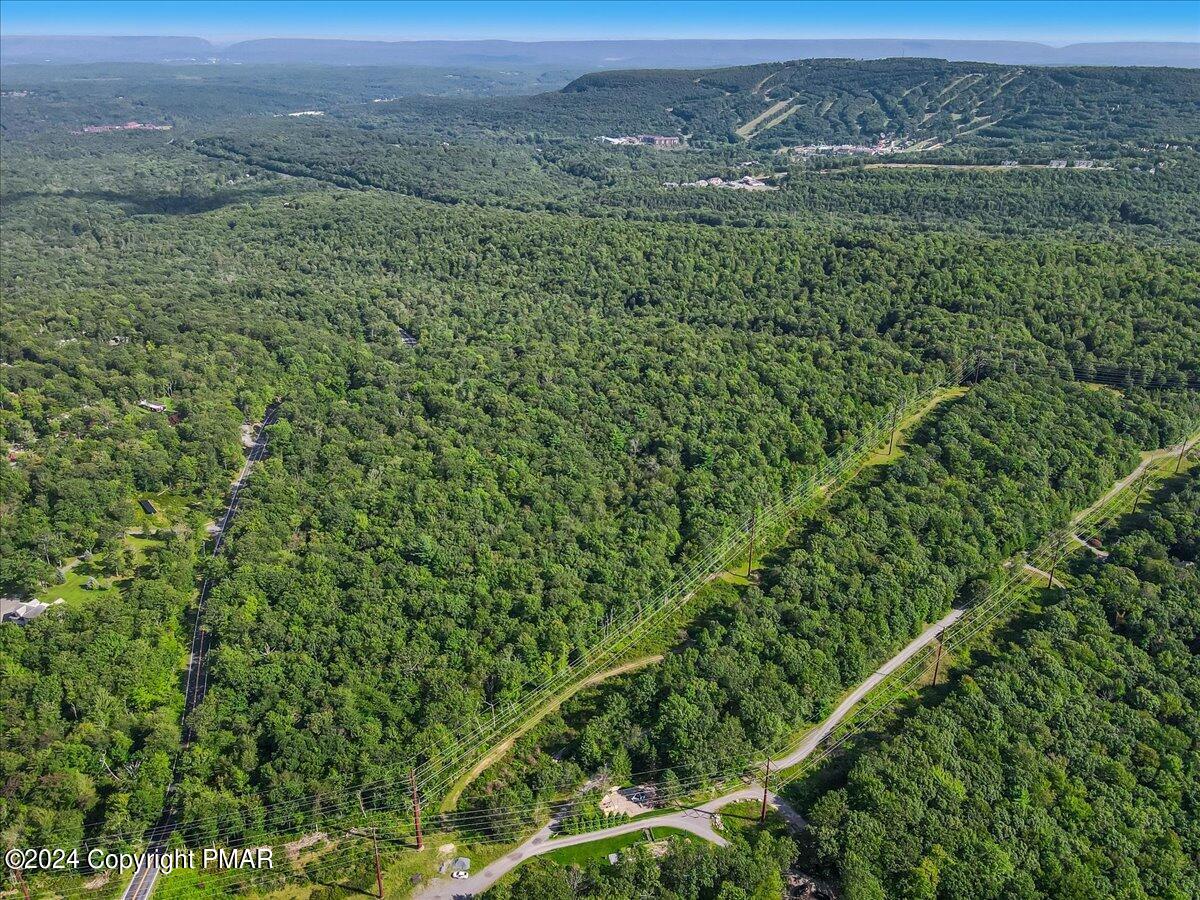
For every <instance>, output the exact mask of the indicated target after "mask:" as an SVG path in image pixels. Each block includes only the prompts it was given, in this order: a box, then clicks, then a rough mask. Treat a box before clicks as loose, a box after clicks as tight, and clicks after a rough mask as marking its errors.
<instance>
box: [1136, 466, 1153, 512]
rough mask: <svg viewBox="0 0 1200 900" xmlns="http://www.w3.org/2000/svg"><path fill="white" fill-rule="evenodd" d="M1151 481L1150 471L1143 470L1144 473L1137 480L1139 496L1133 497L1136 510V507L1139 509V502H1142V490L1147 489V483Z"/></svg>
mask: <svg viewBox="0 0 1200 900" xmlns="http://www.w3.org/2000/svg"><path fill="white" fill-rule="evenodd" d="M1149 481H1150V473H1149V472H1142V474H1141V475H1139V476H1138V480H1137V486H1138V489H1137V496H1135V497H1134V498H1133V508H1134V510H1136V509H1137V505H1138V503H1139V502H1141V499H1142V491H1144V490H1146V485H1147V484H1148V483H1149Z"/></svg>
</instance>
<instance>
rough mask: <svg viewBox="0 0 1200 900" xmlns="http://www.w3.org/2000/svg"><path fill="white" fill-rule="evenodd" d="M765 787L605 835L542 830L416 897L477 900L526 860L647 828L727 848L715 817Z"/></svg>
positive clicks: (770, 798) (787, 815)
mask: <svg viewBox="0 0 1200 900" xmlns="http://www.w3.org/2000/svg"><path fill="white" fill-rule="evenodd" d="M762 793H763V791H762V787H760V786H758V785H750V786H748V787H744V788H740V789H739V790H736V791H731V792H730V793H728V794H723V795H722V796H720V797H718V798H716V799H715V800H710V801H708V802H707V803H704V804H701V805H700V806H696V807H693V808H690V809H680V810H675V811H674V812H670V813H666V814H664V815H661V816H654V817H652V818H648V819H636V820H634V821H632V822H625V823H623V824H621V825H614V826H613V827H612V828H605V829H603V830H601V831H591V832H588V833H587V834H573V835H566V836H563V837H557V838H553V839H551V837H550V835H551V830H550V825H546V826H544V827H543V828H541V829H540V830H539V831H538V832H537V833H535V834H534V835H533V837H531V838H529V840H527V841H526V842H525V843H523V844H521V846H519V847H517V849H515V850H513V851H511V852H510V853H508V854H506V855H504V856H502V857H500V858H499V859H497V860H495V861H494V862H492V863H490V864H489V865H487V866H484V868H483V869H482V870H480V871H478V872H476V873H475V874H474V875H472V876H471V877H470V878H465V879H463V880H461V881H455V880H453V879H451V878H446V877H442V878H436V879H434V880H432V881H430V882H429V883H428V884H427V885H426V886H425V887H424V889H422V890H419V891H418V892H417V893H416V894H415V895H414V896H415V898H417V900H458V898H465V897H476V896H478V895H479V894H482V893H483V892H484V891H486V890H487V889H488V888H490V887H491V886H492V885H493V884H495V883H496V882H497V881H499V880H500V879H501V878H503V877H504V876H505V875H507V874H508V873H509V872H511V871H512V870H513V869H515V868H516V867H517V866H519V865H520V864H521V863H523V862H524V861H525V860H527V859H530V858H532V857H534V856H540V855H542V854H543V853H549V852H550V851H552V850H561V849H562V848H563V847H574V846H577V845H579V844H589V843H591V842H592V841H595V840H598V839H599V838H607V837H615V836H617V835H622V834H632V833H634V832H638V831H641V830H642V829H644V828H678V829H679V830H680V831H687V832H691V833H692V834H694V835H696V836H697V837H699V838H703V839H704V840H706V841H709V842H711V843H714V844H716V845H717V846H719V847H724V846H725V845H726V844H728V843H729V842H728V841H727V840H725V838H723V837H722V836H721V834H720V833H719V832H718V831H717V830H716V828H715V827H714V819H713V816H714V815H715V814H716V813H717V812H718V811H720V810H721V809H722V808H723V807H726V806H728V805H729V804H730V803H736V802H738V801H739V800H761V799H762ZM767 805H768V806H770V807H772V808H773V809H776V810H778V811H779V813H780V814H781V815H782V816H783V817H784V819H786V820H787V821H788V823H789V824H790V825H791V826H792V827H793V828H803V827H804V825H805V821H804V817H803V816H801V815H800V813H798V812H797V811H796V810H795V809H793V808H792V807H791V806H790V805H788V803H787V801H786V800H783V799H782V798H780V797H777V796H776V795H775V794H773V793H770V792H768V793H767Z"/></svg>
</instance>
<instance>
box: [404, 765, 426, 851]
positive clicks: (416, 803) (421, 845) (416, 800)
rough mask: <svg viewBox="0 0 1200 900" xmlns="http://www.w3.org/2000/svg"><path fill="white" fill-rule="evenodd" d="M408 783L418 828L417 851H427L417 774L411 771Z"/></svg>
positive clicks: (409, 771) (414, 819)
mask: <svg viewBox="0 0 1200 900" xmlns="http://www.w3.org/2000/svg"><path fill="white" fill-rule="evenodd" d="M408 781H409V783H410V784H411V785H412V801H413V822H415V823H416V826H417V849H418V850H424V849H425V840H424V838H422V837H421V798H420V797H418V796H417V773H416V772H415V771H414V770H412V769H409V770H408Z"/></svg>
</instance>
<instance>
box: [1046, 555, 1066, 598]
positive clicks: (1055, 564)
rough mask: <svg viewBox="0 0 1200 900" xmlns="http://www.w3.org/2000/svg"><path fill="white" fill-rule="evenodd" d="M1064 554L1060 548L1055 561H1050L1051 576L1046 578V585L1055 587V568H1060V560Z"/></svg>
mask: <svg viewBox="0 0 1200 900" xmlns="http://www.w3.org/2000/svg"><path fill="white" fill-rule="evenodd" d="M1062 555H1063V551H1062V549H1061V548H1060V549H1059V551H1058V552H1057V553H1055V554H1054V561H1053V562H1051V563H1050V577H1049V578H1048V579H1047V580H1046V587H1048V588H1052V587H1054V570H1055V569H1057V568H1058V561H1059V560H1060V559H1061V558H1062Z"/></svg>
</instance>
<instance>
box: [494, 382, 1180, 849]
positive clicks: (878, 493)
mask: <svg viewBox="0 0 1200 900" xmlns="http://www.w3.org/2000/svg"><path fill="white" fill-rule="evenodd" d="M1142 412H1143V413H1144V414H1145V415H1147V418H1141V417H1139V415H1138V405H1134V406H1132V407H1127V406H1125V405H1124V404H1122V403H1121V402H1120V401H1119V399H1118V398H1117V397H1116V396H1115V395H1113V394H1110V393H1109V392H1106V391H1092V390H1088V389H1087V388H1086V387H1081V386H1078V385H1063V384H1060V383H1056V382H1055V381H1053V380H1048V379H1043V378H1035V379H1027V378H1013V377H996V378H994V379H989V380H987V381H985V382H984V383H982V384H980V385H979V386H978V387H976V388H974V389H973V390H972V391H971V392H970V393H969V394H968V395H967V396H966V397H965V398H963V399H961V400H959V401H957V402H955V403H953V405H952V406H951V407H950V408H949V409H947V410H945V412H944V413H943V414H941V415H939V416H937V417H936V419H935V420H934V421H932V422H930V423H929V424H927V425H926V426H924V427H922V429H921V430H920V431H919V433H918V434H917V435H916V444H915V446H913V447H912V448H910V450H909V451H908V452H907V453H906V454H905V455H904V456H903V457H901V458H899V460H897V461H896V462H895V463H894V464H892V465H888V466H886V467H883V468H882V469H881V470H879V471H878V472H876V471H875V470H868V473H867V474H865V475H864V476H863V478H862V479H861V480H860V482H858V483H856V484H855V485H853V486H852V487H851V488H850V489H847V490H846V491H843V492H841V493H840V494H839V495H837V496H836V497H835V498H834V499H833V500H832V501H831V502H830V503H829V504H828V505H826V506H825V507H823V508H822V510H821V511H820V513H819V514H818V515H817V516H815V517H814V518H813V520H812V521H810V522H808V523H805V524H804V525H803V526H801V527H800V528H798V529H797V530H796V532H794V533H793V535H792V536H791V538H790V539H789V541H788V544H787V545H786V547H785V548H783V549H782V550H781V551H779V552H778V553H777V554H776V555H775V556H774V557H773V558H772V561H771V564H770V565H768V566H767V568H766V569H765V570H764V571H763V572H762V573H761V578H760V580H759V581H758V583H757V584H754V585H751V586H749V587H747V588H745V589H743V590H736V591H735V590H732V589H730V590H728V591H727V592H726V593H727V596H724V597H722V598H720V599H719V600H718V601H717V602H713V603H711V604H710V605H709V606H708V607H707V608H706V609H705V612H704V615H703V616H702V617H701V618H700V620H699V621H698V622H696V624H695V625H694V626H693V628H692V629H691V633H690V634H689V636H688V639H687V640H686V641H685V642H683V643H682V644H681V647H680V649H679V651H678V652H677V653H674V654H671V655H670V656H668V658H667V659H666V660H665V661H664V662H663V663H661V664H660V665H658V666H654V667H653V668H651V669H647V670H645V671H644V672H642V673H640V674H638V675H636V676H628V677H627V679H626V681H625V683H616V684H614V685H613V686H611V687H607V688H605V689H604V690H603V691H602V692H601V696H599V697H597V698H596V699H595V700H594V701H581V702H579V703H577V704H574V705H573V706H572V707H568V709H567V711H566V712H565V714H564V717H563V719H562V720H560V721H559V722H557V723H550V724H548V725H546V726H544V727H543V728H542V730H541V734H540V735H539V736H537V737H536V738H529V739H526V740H525V742H524V745H523V746H522V748H521V750H520V751H519V752H517V753H515V754H514V755H513V756H512V757H511V759H512V763H511V765H512V766H514V767H515V768H514V769H513V771H510V772H504V773H500V772H497V773H494V774H493V775H492V776H490V777H489V778H486V779H481V781H480V782H479V783H477V784H476V785H475V786H474V787H473V789H472V793H473V795H474V800H473V805H474V806H475V807H476V808H478V809H481V810H487V809H506V808H510V807H526V808H530V807H531V806H532V805H533V804H535V803H536V802H538V801H542V802H544V801H547V800H549V799H553V798H554V797H555V796H557V794H558V793H560V792H561V791H562V789H563V785H564V784H570V783H571V781H572V779H573V778H576V779H578V778H579V774H578V773H581V772H582V773H587V772H593V771H597V770H603V771H608V772H611V773H612V774H613V776H614V777H615V778H616V779H617V780H618V781H622V780H627V779H629V777H630V775H631V774H632V773H637V772H654V773H657V774H656V775H655V779H654V780H661V779H668V780H669V779H672V778H679V779H695V778H698V777H705V776H713V775H716V774H718V773H725V772H728V771H730V770H731V769H737V768H739V767H742V766H745V765H748V764H750V763H752V762H754V761H755V760H756V759H761V758H762V756H763V755H765V754H766V753H767V752H768V751H771V750H777V749H781V748H782V747H784V746H786V742H787V741H788V740H789V739H790V738H791V737H792V736H793V735H794V734H795V733H796V730H797V728H799V727H800V726H802V725H804V724H806V723H813V722H816V721H819V720H820V719H822V718H823V717H824V716H825V715H826V714H827V713H828V712H829V711H830V709H831V708H832V706H833V705H834V703H835V701H836V700H837V698H838V697H839V696H840V695H841V694H842V693H843V692H844V691H845V690H846V689H848V688H849V687H851V686H853V685H855V684H857V683H858V682H859V681H861V680H862V679H863V678H864V677H865V676H866V675H868V674H869V673H870V672H871V671H872V670H873V669H874V668H875V667H876V665H877V664H878V661H879V660H881V659H885V658H887V657H888V656H890V655H891V653H892V652H895V650H897V649H898V648H899V647H900V646H903V645H904V644H905V643H907V641H908V640H909V639H910V638H911V637H913V636H914V635H915V634H916V632H917V631H918V630H919V629H920V628H921V627H922V626H923V625H924V624H925V623H928V622H933V621H936V620H938V619H939V618H940V617H941V616H942V615H944V614H945V613H946V612H947V611H948V609H949V608H950V605H951V603H952V602H957V603H958V604H959V605H963V604H968V603H970V601H971V600H972V599H973V597H974V596H976V595H978V594H981V593H982V591H983V590H984V588H985V586H986V584H987V582H988V581H989V580H990V579H991V578H992V577H994V576H996V575H998V574H999V572H1000V571H1001V570H1000V568H999V565H1000V561H1001V560H1003V559H1005V558H1007V557H1009V556H1011V555H1012V554H1013V553H1015V552H1018V551H1020V550H1024V549H1027V548H1028V547H1030V546H1031V545H1032V544H1035V543H1037V542H1038V541H1039V540H1040V538H1041V536H1042V535H1045V534H1047V533H1048V532H1049V531H1051V530H1052V529H1053V528H1055V527H1056V526H1057V525H1058V524H1060V523H1061V522H1062V521H1065V520H1066V519H1067V518H1068V517H1069V514H1070V513H1071V512H1072V511H1073V510H1075V509H1078V508H1081V507H1082V506H1084V505H1086V502H1087V501H1089V500H1090V499H1092V498H1094V497H1096V496H1097V495H1098V494H1099V492H1100V491H1101V490H1102V489H1105V488H1107V487H1108V486H1109V485H1111V484H1112V483H1113V482H1114V481H1116V480H1117V477H1118V476H1119V475H1120V474H1122V473H1124V472H1126V471H1128V470H1130V469H1132V468H1133V464H1134V461H1135V460H1136V455H1135V454H1134V453H1133V450H1134V449H1135V448H1137V447H1139V446H1149V445H1151V444H1154V445H1157V444H1159V443H1160V442H1161V441H1162V440H1163V439H1164V437H1165V435H1166V434H1169V433H1171V431H1172V430H1173V429H1172V428H1170V427H1167V428H1163V424H1165V423H1161V424H1160V423H1159V422H1157V421H1155V420H1156V419H1157V418H1158V416H1157V415H1156V414H1155V412H1154V407H1153V406H1152V405H1149V404H1147V405H1146V406H1144V407H1142ZM487 821H488V823H489V825H490V827H492V828H493V829H495V830H496V831H497V832H503V831H506V830H508V829H510V828H511V827H512V823H511V822H509V821H507V819H506V817H504V816H496V817H494V818H489V819H488V820H487Z"/></svg>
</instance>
